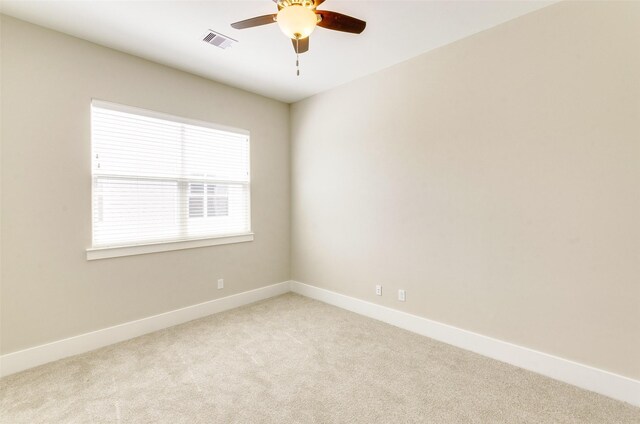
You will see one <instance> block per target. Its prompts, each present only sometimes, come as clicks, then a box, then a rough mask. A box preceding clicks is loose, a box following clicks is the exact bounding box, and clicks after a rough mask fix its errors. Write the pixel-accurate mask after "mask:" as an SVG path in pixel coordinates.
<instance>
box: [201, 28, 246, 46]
mask: <svg viewBox="0 0 640 424" xmlns="http://www.w3.org/2000/svg"><path fill="white" fill-rule="evenodd" d="M202 41H204V42H205V43H208V44H211V45H214V46H216V47H220V48H221V49H226V48H227V47H231V46H232V45H233V44H234V43H237V42H238V40H234V39H233V38H231V37H227V36H226V35H223V34H220V33H219V32H215V31H212V30H209V31H208V32H207V33H206V34H205V36H204V37H202Z"/></svg>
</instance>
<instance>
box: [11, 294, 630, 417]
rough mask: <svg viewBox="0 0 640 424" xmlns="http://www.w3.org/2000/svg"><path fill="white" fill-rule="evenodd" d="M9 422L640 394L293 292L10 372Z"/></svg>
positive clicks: (394, 410) (547, 402)
mask: <svg viewBox="0 0 640 424" xmlns="http://www.w3.org/2000/svg"><path fill="white" fill-rule="evenodd" d="M0 396H1V399H2V403H1V410H0V413H1V415H0V421H1V422H2V423H11V424H14V423H172V424H174V423H189V424H196V423H225V424H226V423H367V424H371V423H394V424H395V423H437V424H441V423H554V424H558V423H616V424H623V423H636V424H637V423H640V408H634V407H632V406H631V405H628V404H625V403H621V402H617V401H614V400H611V399H609V398H606V397H603V396H600V395H597V394H594V393H590V392H587V391H583V390H580V389H577V388H575V387H572V386H569V385H566V384H563V383H559V382H557V381H554V380H551V379H548V378H545V377H542V376H539V375H536V374H533V373H531V372H528V371H524V370H522V369H519V368H516V367H512V366H510V365H506V364H503V363H501V362H498V361H494V360H491V359H487V358H484V357H482V356H479V355H476V354H473V353H470V352H467V351H464V350H461V349H458V348H455V347H452V346H448V345H445V344H442V343H439V342H436V341H433V340H431V339H428V338H425V337H421V336H418V335H415V334H412V333H409V332H407V331H404V330H401V329H398V328H395V327H392V326H389V325H386V324H383V323H380V322H378V321H374V320H372V319H369V318H365V317H361V316H359V315H356V314H353V313H351V312H347V311H344V310H341V309H338V308H335V307H332V306H329V305H326V304H323V303H320V302H317V301H314V300H311V299H307V298H305V297H301V296H298V295H295V294H286V295H283V296H280V297H277V298H274V299H270V300H266V301H263V302H260V303H256V304H253V305H249V306H246V307H243V308H239V309H235V310H232V311H228V312H224V313H221V314H217V315H213V316H210V317H207V318H203V319H200V320H197V321H192V322H189V323H186V324H183V325H180V326H176V327H173V328H170V329H167V330H163V331H160V332H157V333H153V334H149V335H146V336H143V337H139V338H136V339H133V340H130V341H126V342H123V343H119V344H117V345H113V346H109V347H106V348H103V349H100V350H96V351H93V352H90V353H87V354H84V355H79V356H75V357H73V358H68V359H64V360H61V361H58V362H54V363H51V364H48V365H44V366H41V367H38V368H34V369H32V370H28V371H25V372H22V373H19V374H15V375H12V376H8V377H6V378H4V379H2V380H0Z"/></svg>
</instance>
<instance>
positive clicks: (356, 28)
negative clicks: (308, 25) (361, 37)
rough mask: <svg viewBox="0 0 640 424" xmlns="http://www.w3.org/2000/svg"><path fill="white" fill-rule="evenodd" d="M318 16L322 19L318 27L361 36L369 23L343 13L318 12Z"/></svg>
mask: <svg viewBox="0 0 640 424" xmlns="http://www.w3.org/2000/svg"><path fill="white" fill-rule="evenodd" d="M316 14H318V15H320V16H321V17H322V20H320V22H318V26H321V27H323V28H327V29H332V30H334V31H342V32H350V33H352V34H360V33H361V32H362V31H364V29H365V27H366V26H367V23H366V22H365V21H361V20H360V19H356V18H353V17H351V16H347V15H343V14H342V13H337V12H330V11H328V10H316Z"/></svg>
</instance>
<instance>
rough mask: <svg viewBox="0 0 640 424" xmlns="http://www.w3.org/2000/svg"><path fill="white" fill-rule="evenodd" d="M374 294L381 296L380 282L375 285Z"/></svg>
mask: <svg viewBox="0 0 640 424" xmlns="http://www.w3.org/2000/svg"><path fill="white" fill-rule="evenodd" d="M376 294H377V295H378V296H382V286H381V285H380V284H378V285H377V286H376Z"/></svg>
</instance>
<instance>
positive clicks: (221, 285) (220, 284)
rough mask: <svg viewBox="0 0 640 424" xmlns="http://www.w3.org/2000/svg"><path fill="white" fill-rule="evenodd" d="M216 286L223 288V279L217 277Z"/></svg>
mask: <svg viewBox="0 0 640 424" xmlns="http://www.w3.org/2000/svg"><path fill="white" fill-rule="evenodd" d="M218 288H219V289H223V288H224V280H223V279H222V278H219V279H218Z"/></svg>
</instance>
